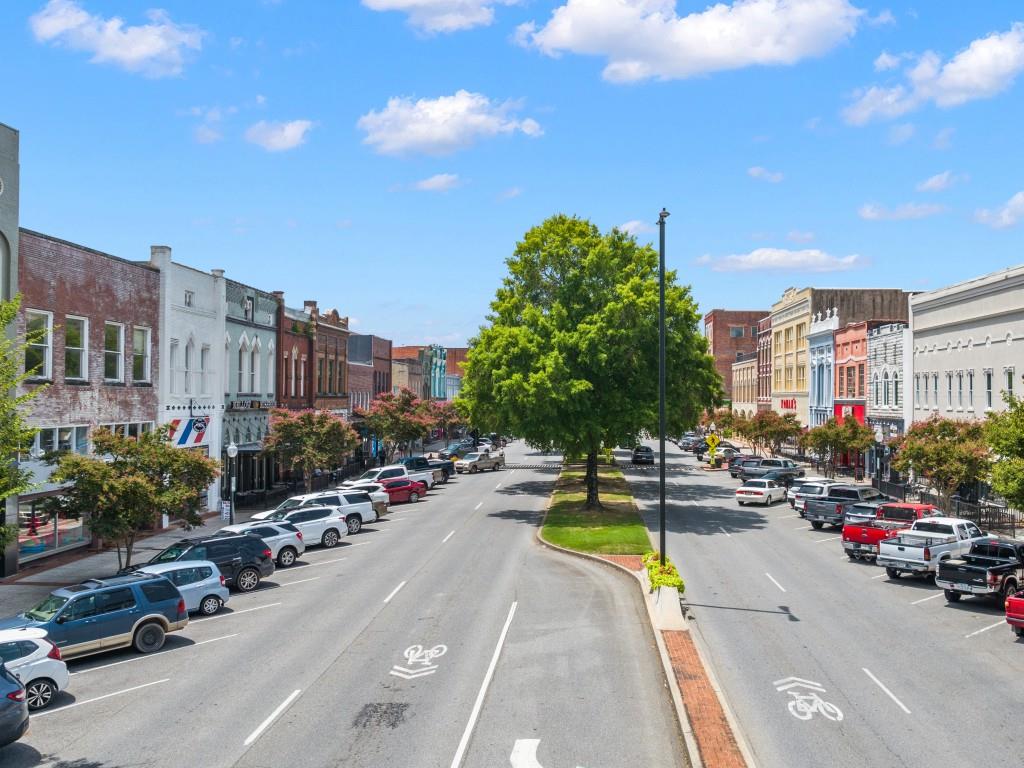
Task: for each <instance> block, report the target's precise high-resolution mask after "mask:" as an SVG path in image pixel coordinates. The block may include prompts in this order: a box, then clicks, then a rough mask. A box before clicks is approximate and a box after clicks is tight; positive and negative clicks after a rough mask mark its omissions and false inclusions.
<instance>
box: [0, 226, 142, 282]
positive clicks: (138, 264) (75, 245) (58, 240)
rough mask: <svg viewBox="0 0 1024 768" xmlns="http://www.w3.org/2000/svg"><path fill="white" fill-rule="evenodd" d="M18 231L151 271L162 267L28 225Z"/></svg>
mask: <svg viewBox="0 0 1024 768" xmlns="http://www.w3.org/2000/svg"><path fill="white" fill-rule="evenodd" d="M18 232H19V234H20V233H21V232H24V233H25V234H27V235H33V236H35V237H41V238H43V239H44V240H49V241H50V242H53V243H60V244H61V245H68V246H71V247H72V248H78V249H79V250H82V251H87V252H89V253H94V254H96V255H97V256H103V257H105V258H108V259H113V260H114V261H120V262H122V263H124V264H130V265H132V266H134V267H140V268H142V269H148V270H149V271H150V272H157V273H159V272H160V269H159V268H158V267H154V266H153V265H152V264H150V263H149V262H148V261H135V260H133V259H125V258H123V257H121V256H115V255H114V254H112V253H107V252H106V251H99V250H97V249H95V248H90V247H89V246H87V245H82V244H81V243H73V242H71V241H70V240H64V239H63V238H60V237H54V236H53V235H47V234H44V233H42V232H36V231H35V230H34V229H28V228H27V227H18Z"/></svg>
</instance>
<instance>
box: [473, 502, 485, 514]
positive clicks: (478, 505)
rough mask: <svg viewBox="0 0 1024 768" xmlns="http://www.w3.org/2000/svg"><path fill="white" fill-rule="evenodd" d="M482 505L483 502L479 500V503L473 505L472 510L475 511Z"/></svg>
mask: <svg viewBox="0 0 1024 768" xmlns="http://www.w3.org/2000/svg"><path fill="white" fill-rule="evenodd" d="M483 505H484V503H483V502H482V501H481V502H480V503H479V504H477V505H476V506H475V507H473V511H474V512H476V511H477V510H478V509H480V507H482V506H483Z"/></svg>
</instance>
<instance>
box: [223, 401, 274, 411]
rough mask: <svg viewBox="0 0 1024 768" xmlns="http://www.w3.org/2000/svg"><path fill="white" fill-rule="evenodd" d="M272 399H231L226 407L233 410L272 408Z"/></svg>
mask: <svg viewBox="0 0 1024 768" xmlns="http://www.w3.org/2000/svg"><path fill="white" fill-rule="evenodd" d="M274 407H275V404H274V401H273V400H232V401H231V402H230V403H228V408H230V409H231V410H233V411H258V410H266V409H269V408H274Z"/></svg>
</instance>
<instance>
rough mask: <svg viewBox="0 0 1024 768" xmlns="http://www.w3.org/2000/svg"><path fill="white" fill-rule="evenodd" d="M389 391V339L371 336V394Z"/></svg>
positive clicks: (375, 394)
mask: <svg viewBox="0 0 1024 768" xmlns="http://www.w3.org/2000/svg"><path fill="white" fill-rule="evenodd" d="M390 391H391V341H390V340H389V339H382V338H380V337H379V336H374V337H373V394H374V396H377V395H380V394H382V393H384V392H390Z"/></svg>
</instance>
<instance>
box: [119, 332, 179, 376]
mask: <svg viewBox="0 0 1024 768" xmlns="http://www.w3.org/2000/svg"><path fill="white" fill-rule="evenodd" d="M151 335H152V332H151V331H150V330H149V328H134V329H132V381H141V382H148V381H149V372H150V365H149V339H150V336H151ZM185 353H186V355H187V354H188V350H187V349H186V350H185Z"/></svg>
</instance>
